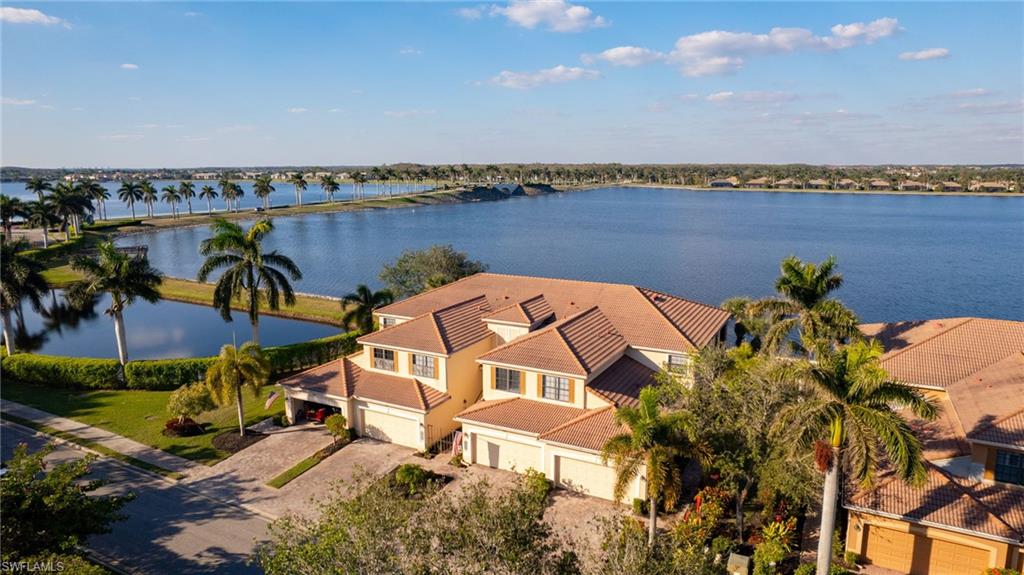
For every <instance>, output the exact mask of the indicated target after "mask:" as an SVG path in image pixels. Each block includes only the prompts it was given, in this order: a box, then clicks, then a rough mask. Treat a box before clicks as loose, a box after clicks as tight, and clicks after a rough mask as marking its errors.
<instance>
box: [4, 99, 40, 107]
mask: <svg viewBox="0 0 1024 575" xmlns="http://www.w3.org/2000/svg"><path fill="white" fill-rule="evenodd" d="M2 102H3V105H4V106H31V105H32V104H35V103H36V101H35V100H28V99H25V98H4V99H3V101H2Z"/></svg>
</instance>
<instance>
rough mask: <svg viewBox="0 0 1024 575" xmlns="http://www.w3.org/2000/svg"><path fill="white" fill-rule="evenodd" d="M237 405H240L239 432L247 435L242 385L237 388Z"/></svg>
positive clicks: (243, 435)
mask: <svg viewBox="0 0 1024 575" xmlns="http://www.w3.org/2000/svg"><path fill="white" fill-rule="evenodd" d="M235 405H236V406H237V407H238V434H239V435H241V436H242V437H245V407H244V406H243V405H242V386H241V385H239V386H238V387H236V388H235Z"/></svg>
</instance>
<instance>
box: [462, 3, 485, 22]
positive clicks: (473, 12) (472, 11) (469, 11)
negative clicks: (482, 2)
mask: <svg viewBox="0 0 1024 575" xmlns="http://www.w3.org/2000/svg"><path fill="white" fill-rule="evenodd" d="M486 10H487V6H472V7H467V8H459V9H458V10H456V11H455V13H456V14H457V15H458V16H459V17H461V18H465V19H466V20H479V19H480V18H482V17H483V15H484V12H485V11H486Z"/></svg>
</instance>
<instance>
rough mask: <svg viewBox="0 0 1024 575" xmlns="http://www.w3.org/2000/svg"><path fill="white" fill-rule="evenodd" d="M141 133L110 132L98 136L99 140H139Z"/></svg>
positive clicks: (141, 136)
mask: <svg viewBox="0 0 1024 575" xmlns="http://www.w3.org/2000/svg"><path fill="white" fill-rule="evenodd" d="M142 138H143V135H142V134H110V135H106V136H100V139H101V140H110V141H113V142H134V141H137V140H141V139H142Z"/></svg>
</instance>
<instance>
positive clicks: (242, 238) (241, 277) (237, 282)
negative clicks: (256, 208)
mask: <svg viewBox="0 0 1024 575" xmlns="http://www.w3.org/2000/svg"><path fill="white" fill-rule="evenodd" d="M211 230H212V231H213V237H211V238H207V239H205V240H203V242H202V243H201V244H200V245H199V253H200V254H201V255H203V256H205V257H206V261H204V262H203V266H202V267H201V268H199V274H198V275H197V279H198V280H199V281H201V282H205V281H206V280H207V278H209V277H210V274H212V273H213V272H214V271H216V270H218V269H221V268H224V273H223V274H221V276H220V279H218V280H217V285H216V287H215V288H214V290H213V307H215V308H217V309H218V310H219V311H220V315H221V317H222V318H224V321H231V302H232V300H234V299H236V298H237V299H241V298H243V297H244V298H245V300H246V310H247V312H248V314H249V322H250V323H251V324H252V340H253V341H254V342H256V343H257V344H259V342H260V330H259V327H260V301H261V300H265V301H266V303H267V306H268V307H269V308H270V309H272V310H276V309H279V308H280V305H281V299H282V297H283V298H284V303H285V305H295V291H294V290H293V289H292V284H291V283H290V282H289V280H288V278H289V277H291V281H298V280H300V279H302V272H301V271H299V267H298V266H296V265H295V262H293V261H292V260H291V258H289V257H288V256H286V255H283V254H279V253H277V250H274V251H271V252H266V253H264V251H263V239H264V238H265V237H266V236H267V234H269V233H270V232H272V231H274V223H273V222H271V221H270V220H269V219H263V220H260V221H258V222H256V223H255V224H253V225H252V227H250V228H249V229H248V230H243V229H242V227H241V226H239V225H238V224H235V223H232V222H229V221H227V220H225V219H224V218H217V219H216V220H214V222H213V226H211ZM278 268H281V269H278ZM281 270H284V271H281Z"/></svg>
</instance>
